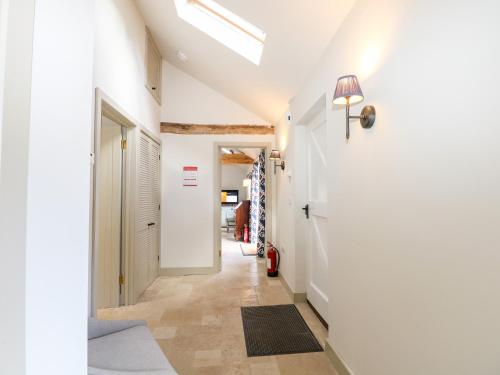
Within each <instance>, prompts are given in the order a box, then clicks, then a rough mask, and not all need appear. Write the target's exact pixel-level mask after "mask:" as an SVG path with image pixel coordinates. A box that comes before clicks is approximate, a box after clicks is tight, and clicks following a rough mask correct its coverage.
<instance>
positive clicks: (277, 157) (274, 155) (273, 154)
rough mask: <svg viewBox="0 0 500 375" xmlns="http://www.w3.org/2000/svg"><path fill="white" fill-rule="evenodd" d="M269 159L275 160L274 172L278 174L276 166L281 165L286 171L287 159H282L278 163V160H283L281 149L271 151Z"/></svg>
mask: <svg viewBox="0 0 500 375" xmlns="http://www.w3.org/2000/svg"><path fill="white" fill-rule="evenodd" d="M269 160H273V161H274V174H276V167H278V166H279V167H281V170H282V171H284V170H285V161H284V160H282V161H281V163H279V162H278V163H276V160H278V161H279V160H281V153H280V152H279V150H272V151H271V155H269Z"/></svg>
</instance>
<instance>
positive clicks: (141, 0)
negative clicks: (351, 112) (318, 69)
mask: <svg viewBox="0 0 500 375" xmlns="http://www.w3.org/2000/svg"><path fill="white" fill-rule="evenodd" d="M354 1H355V0H272V1H271V0H251V1H249V0H217V2H218V3H219V4H221V5H222V6H224V7H226V8H227V9H229V10H230V11H232V12H233V13H235V14H237V15H239V16H240V17H242V18H244V19H245V20H247V21H249V22H250V23H252V24H254V25H255V26H257V27H258V28H260V29H262V30H264V31H265V32H266V33H267V37H266V43H265V47H264V52H263V55H262V60H261V64H260V66H257V65H254V64H253V63H251V62H249V61H247V60H246V59H245V58H243V57H241V56H240V55H238V54H236V53H234V52H233V51H231V50H230V49H228V48H227V47H225V46H223V45H222V44H220V43H219V42H217V41H215V40H214V39H212V38H210V37H209V36H208V35H206V34H204V33H203V32H201V31H199V30H198V29H196V28H195V27H193V26H191V25H190V24H188V23H186V22H185V21H183V20H181V19H180V18H179V17H177V13H176V10H175V6H174V2H173V0H136V3H137V6H138V8H139V10H140V11H141V12H142V14H143V16H144V19H145V21H146V24H147V25H148V27H149V28H150V29H151V31H152V33H153V35H154V37H155V40H156V42H157V44H158V47H159V48H160V51H161V53H162V55H163V57H164V58H165V59H166V60H167V61H169V62H170V63H171V64H173V65H175V66H176V67H177V68H179V69H181V70H182V71H184V72H186V73H188V74H190V75H191V76H193V77H195V78H197V79H198V80H200V81H202V82H204V83H205V84H207V85H208V86H210V87H212V88H213V89H215V90H217V91H219V92H220V93H222V94H223V95H225V96H227V97H228V98H230V99H232V100H233V101H235V102H237V103H239V104H240V105H242V106H243V107H245V108H247V109H248V110H250V111H252V112H254V113H256V114H258V115H259V116H261V117H262V118H264V119H266V120H268V121H270V122H276V121H277V120H278V119H279V118H280V116H281V115H282V114H283V113H284V112H285V111H286V108H287V106H288V101H289V100H290V99H291V98H292V97H293V96H294V95H295V94H296V92H297V91H298V90H299V88H300V86H301V85H302V83H303V82H304V81H305V79H306V78H307V77H308V75H309V74H310V73H311V72H312V70H313V69H314V67H315V66H316V64H317V62H318V61H319V59H320V58H321V56H322V54H323V51H324V50H325V48H326V47H327V46H328V44H329V43H330V41H331V39H332V38H333V36H334V34H335V32H336V31H337V29H338V27H339V26H340V24H341V23H342V21H343V20H344V18H345V17H346V16H347V14H348V12H349V10H350V9H351V7H352V5H353V3H354ZM177 51H182V52H184V53H185V54H186V55H187V56H188V58H189V60H188V61H187V62H181V61H180V60H179V59H178V58H177V57H176V54H177Z"/></svg>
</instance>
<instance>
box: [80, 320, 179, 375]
mask: <svg viewBox="0 0 500 375" xmlns="http://www.w3.org/2000/svg"><path fill="white" fill-rule="evenodd" d="M88 364H89V374H92V375H108V374H109V375H111V374H113V375H114V374H127V373H129V372H132V373H133V374H135V375H153V374H154V375H173V374H177V373H176V372H175V370H174V369H173V367H172V365H170V363H169V362H168V361H167V359H166V358H165V356H164V355H163V352H162V351H161V349H160V347H159V346H158V344H157V343H156V341H155V339H154V338H153V336H152V335H151V333H150V332H149V329H148V328H147V327H145V326H135V327H133V328H129V329H125V330H122V331H119V332H116V333H112V334H109V335H106V336H101V337H98V338H95V339H92V340H89V341H88Z"/></svg>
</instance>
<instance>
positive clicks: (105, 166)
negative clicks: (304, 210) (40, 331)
mask: <svg viewBox="0 0 500 375" xmlns="http://www.w3.org/2000/svg"><path fill="white" fill-rule="evenodd" d="M121 140H122V133H121V127H120V126H119V125H115V124H112V123H111V124H110V123H109V122H108V121H103V124H102V127H101V145H100V157H99V179H98V181H99V187H98V195H99V197H98V198H99V199H98V202H99V203H98V204H99V206H98V209H97V215H98V217H99V220H98V225H99V227H98V231H97V233H98V242H97V244H98V245H97V252H98V256H97V288H96V292H97V308H98V309H103V308H108V307H118V306H119V303H120V284H119V276H120V251H121V200H122V150H121Z"/></svg>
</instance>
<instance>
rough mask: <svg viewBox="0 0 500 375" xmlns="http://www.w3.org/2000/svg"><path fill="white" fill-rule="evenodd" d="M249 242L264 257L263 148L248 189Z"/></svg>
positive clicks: (264, 158) (264, 166)
mask: <svg viewBox="0 0 500 375" xmlns="http://www.w3.org/2000/svg"><path fill="white" fill-rule="evenodd" d="M250 192H251V195H250V242H251V243H253V244H257V255H258V256H259V257H261V258H263V257H264V250H265V245H266V244H265V241H266V153H265V150H263V151H262V152H261V153H260V155H259V157H258V158H257V160H256V161H255V163H254V164H253V170H252V185H251V189H250Z"/></svg>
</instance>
